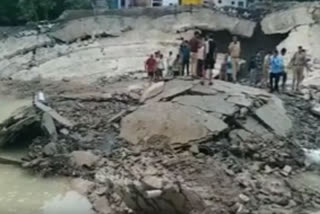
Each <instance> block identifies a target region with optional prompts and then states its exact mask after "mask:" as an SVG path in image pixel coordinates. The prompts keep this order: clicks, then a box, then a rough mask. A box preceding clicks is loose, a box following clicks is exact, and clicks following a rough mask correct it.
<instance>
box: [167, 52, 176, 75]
mask: <svg viewBox="0 0 320 214" xmlns="http://www.w3.org/2000/svg"><path fill="white" fill-rule="evenodd" d="M173 62H174V57H173V53H172V51H170V52H169V56H168V58H167V76H169V77H173Z"/></svg>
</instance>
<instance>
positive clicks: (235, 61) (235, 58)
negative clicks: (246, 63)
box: [229, 36, 241, 82]
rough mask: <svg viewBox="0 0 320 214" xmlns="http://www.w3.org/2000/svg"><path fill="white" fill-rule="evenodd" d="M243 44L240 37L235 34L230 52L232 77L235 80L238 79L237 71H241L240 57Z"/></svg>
mask: <svg viewBox="0 0 320 214" xmlns="http://www.w3.org/2000/svg"><path fill="white" fill-rule="evenodd" d="M240 52H241V46H240V42H239V41H238V38H237V37H236V36H234V37H233V38H232V42H231V43H230V45H229V53H230V56H231V61H232V77H233V81H234V82H236V81H237V73H238V72H239V59H240Z"/></svg>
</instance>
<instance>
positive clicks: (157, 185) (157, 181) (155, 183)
mask: <svg viewBox="0 0 320 214" xmlns="http://www.w3.org/2000/svg"><path fill="white" fill-rule="evenodd" d="M142 182H143V184H145V185H146V188H147V189H151V190H152V189H161V188H162V186H163V180H162V179H161V178H160V177H157V176H152V175H147V176H145V177H144V178H143V179H142Z"/></svg>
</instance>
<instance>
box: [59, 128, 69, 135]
mask: <svg viewBox="0 0 320 214" xmlns="http://www.w3.org/2000/svg"><path fill="white" fill-rule="evenodd" d="M60 133H61V134H63V135H65V136H68V135H69V133H70V132H69V130H68V129H65V128H63V129H61V130H60Z"/></svg>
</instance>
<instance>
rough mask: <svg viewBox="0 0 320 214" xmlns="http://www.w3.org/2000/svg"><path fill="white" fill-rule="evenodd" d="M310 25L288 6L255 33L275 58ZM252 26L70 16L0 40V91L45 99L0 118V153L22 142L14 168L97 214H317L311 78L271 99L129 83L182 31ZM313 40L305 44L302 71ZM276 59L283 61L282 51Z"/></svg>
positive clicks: (316, 94) (195, 17) (310, 13)
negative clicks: (271, 45)
mask: <svg viewBox="0 0 320 214" xmlns="http://www.w3.org/2000/svg"><path fill="white" fill-rule="evenodd" d="M315 5H316V4H315ZM318 15H319V14H318V10H317V9H316V8H315V7H314V6H311V5H309V6H308V5H307V6H306V5H305V4H299V5H298V6H297V7H294V8H291V9H289V10H287V11H276V12H274V13H272V14H269V15H267V16H266V17H265V18H264V19H263V20H262V22H261V26H262V31H264V33H265V34H270V35H271V34H278V33H282V34H283V33H289V36H288V38H287V39H285V40H284V41H283V42H282V43H281V44H279V46H278V47H284V46H287V45H288V44H289V43H290V44H292V43H293V44H298V43H300V41H305V38H304V34H305V33H308V35H309V36H310V35H317V32H318V30H319V29H318V28H319V26H318V24H316V20H318V18H317V17H318ZM302 16H303V17H302ZM301 17H302V18H301ZM221 20H223V21H221ZM274 20H277V22H275V21H274ZM279 20H280V21H279ZM278 21H279V22H278ZM309 24H312V25H310V26H309ZM256 25H257V23H255V22H253V21H248V20H242V19H239V18H235V17H229V16H227V15H225V14H222V13H219V12H218V11H211V10H209V9H194V11H193V13H189V12H185V11H184V12H179V14H175V15H174V14H166V15H161V16H156V17H152V18H150V17H148V16H145V17H139V18H135V17H130V16H125V17H122V16H118V15H110V16H97V17H83V18H81V19H75V20H65V22H64V23H63V24H60V23H58V25H57V26H55V27H54V28H52V30H51V31H50V33H49V34H48V35H46V34H40V35H36V36H35V35H33V34H32V35H29V34H26V35H25V36H22V37H21V38H20V37H19V39H20V40H19V39H17V38H15V37H14V38H10V37H9V39H6V40H4V39H2V40H1V41H2V42H3V44H4V45H3V46H2V49H1V48H0V50H2V52H1V55H0V69H1V70H2V71H3V72H1V74H0V78H1V79H2V78H4V79H5V80H3V81H1V83H3V84H2V85H0V92H1V89H2V87H3V86H5V87H7V91H12V93H17V94H19V95H20V96H23V97H27V98H30V97H31V96H32V95H33V93H35V92H38V91H39V90H44V91H45V93H46V94H48V95H49V98H50V99H48V100H49V101H48V103H47V104H43V103H39V102H35V103H34V106H32V105H31V104H30V103H28V104H26V103H23V104H21V105H20V106H26V108H23V109H22V110H20V111H17V112H14V113H13V114H10V116H6V117H5V118H2V117H0V119H1V120H0V145H1V146H2V145H9V144H12V143H15V141H16V139H18V138H19V137H24V136H25V133H27V134H28V136H29V137H31V138H32V142H31V144H30V146H29V152H28V155H27V156H26V157H24V158H23V160H22V162H20V161H19V162H18V165H22V166H23V167H25V168H27V169H30V170H33V171H34V172H36V173H38V174H40V175H42V176H57V175H62V176H67V177H73V178H75V179H74V180H72V182H71V183H72V187H73V188H74V189H75V190H76V191H78V192H79V193H81V194H83V195H85V196H86V197H88V199H89V200H90V202H91V203H92V205H93V207H94V209H95V211H96V212H97V214H111V213H119V214H120V213H146V214H149V213H150V214H151V213H152V214H164V213H170V214H171V213H172V214H186V213H193V214H206V213H237V214H248V213H265V214H272V213H284V214H288V213H303V212H304V211H308V210H310V212H309V213H312V211H313V210H319V209H318V208H319V206H320V195H319V194H318V193H315V191H317V189H318V187H317V183H316V182H315V180H317V179H318V178H317V176H315V175H314V171H310V174H311V175H306V174H305V170H306V168H305V167H314V166H312V164H311V165H310V166H309V164H307V163H306V161H307V159H308V157H309V156H310V155H309V156H308V154H309V153H310V152H308V151H315V149H316V148H317V147H318V144H317V143H318V142H317V136H318V135H319V134H320V133H319V129H318V126H320V122H319V121H318V117H317V114H318V113H319V111H318V104H317V102H318V103H320V87H319V84H318V83H317V81H315V80H316V79H313V80H314V81H310V82H309V83H310V84H308V88H307V89H306V90H305V91H303V93H302V94H301V95H296V94H290V93H284V94H281V95H279V97H276V96H273V95H271V94H269V93H267V92H266V91H264V90H260V89H257V88H251V87H248V86H243V85H240V84H232V83H228V82H223V81H219V80H215V81H214V84H213V85H212V86H202V85H200V84H199V81H197V80H191V79H187V78H181V79H174V80H168V81H165V82H158V83H155V84H152V85H151V86H150V87H149V86H147V85H148V84H146V81H142V80H141V79H140V77H139V75H140V76H141V75H142V74H141V73H139V71H143V69H144V68H143V61H144V60H145V59H146V57H147V55H148V54H150V53H153V52H154V51H156V50H160V51H162V52H163V53H166V52H167V51H168V50H176V49H177V47H178V45H179V44H180V40H178V39H179V38H181V37H185V38H188V37H189V36H190V35H189V34H190V32H192V31H190V30H192V29H195V28H198V29H205V30H209V31H212V30H214V31H221V30H227V31H229V32H230V33H234V34H237V35H241V36H244V37H251V36H252V35H253V32H254V30H255V26H256ZM150 29H151V30H150ZM177 31H178V32H177ZM141 32H143V36H142V34H141ZM316 39H317V38H316V37H315V36H311V37H309V40H308V41H307V42H306V44H308V45H309V46H306V47H307V48H309V47H310V51H311V53H312V55H314V57H313V58H312V62H313V64H312V65H313V67H316V66H317V56H318V55H319V54H318V55H317V54H316V53H317V50H315V49H316V47H317V46H316V42H315V41H317V40H316ZM18 40H19V41H18ZM292 41H294V42H292ZM15 43H16V44H15ZM312 43H314V44H312ZM303 44H305V43H303ZM313 46H314V48H311V47H313ZM9 47H10V48H9ZM288 49H289V52H288V57H290V56H292V54H293V52H294V50H295V49H296V47H295V46H294V45H292V46H290V47H289V48H288ZM318 49H320V48H318ZM1 56H2V57H1ZM319 68H320V67H319ZM316 76H317V75H313V77H316ZM47 79H50V81H48V80H47ZM20 80H22V81H20ZM26 80H32V81H26ZM83 82H85V84H82V83H83ZM88 83H89V84H90V83H92V84H90V85H88ZM310 111H311V112H312V113H313V114H311V113H310ZM11 113H12V112H11ZM314 114H316V115H314ZM31 130H32V131H31ZM304 148H306V149H304ZM1 161H3V162H6V161H7V162H8V163H9V162H10V160H8V159H3V160H2V159H1V158H0V162H1ZM10 163H11V162H10ZM308 169H309V168H308ZM311 169H312V168H311ZM303 183H310V184H312V185H310V186H306V185H302V184H303Z"/></svg>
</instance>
